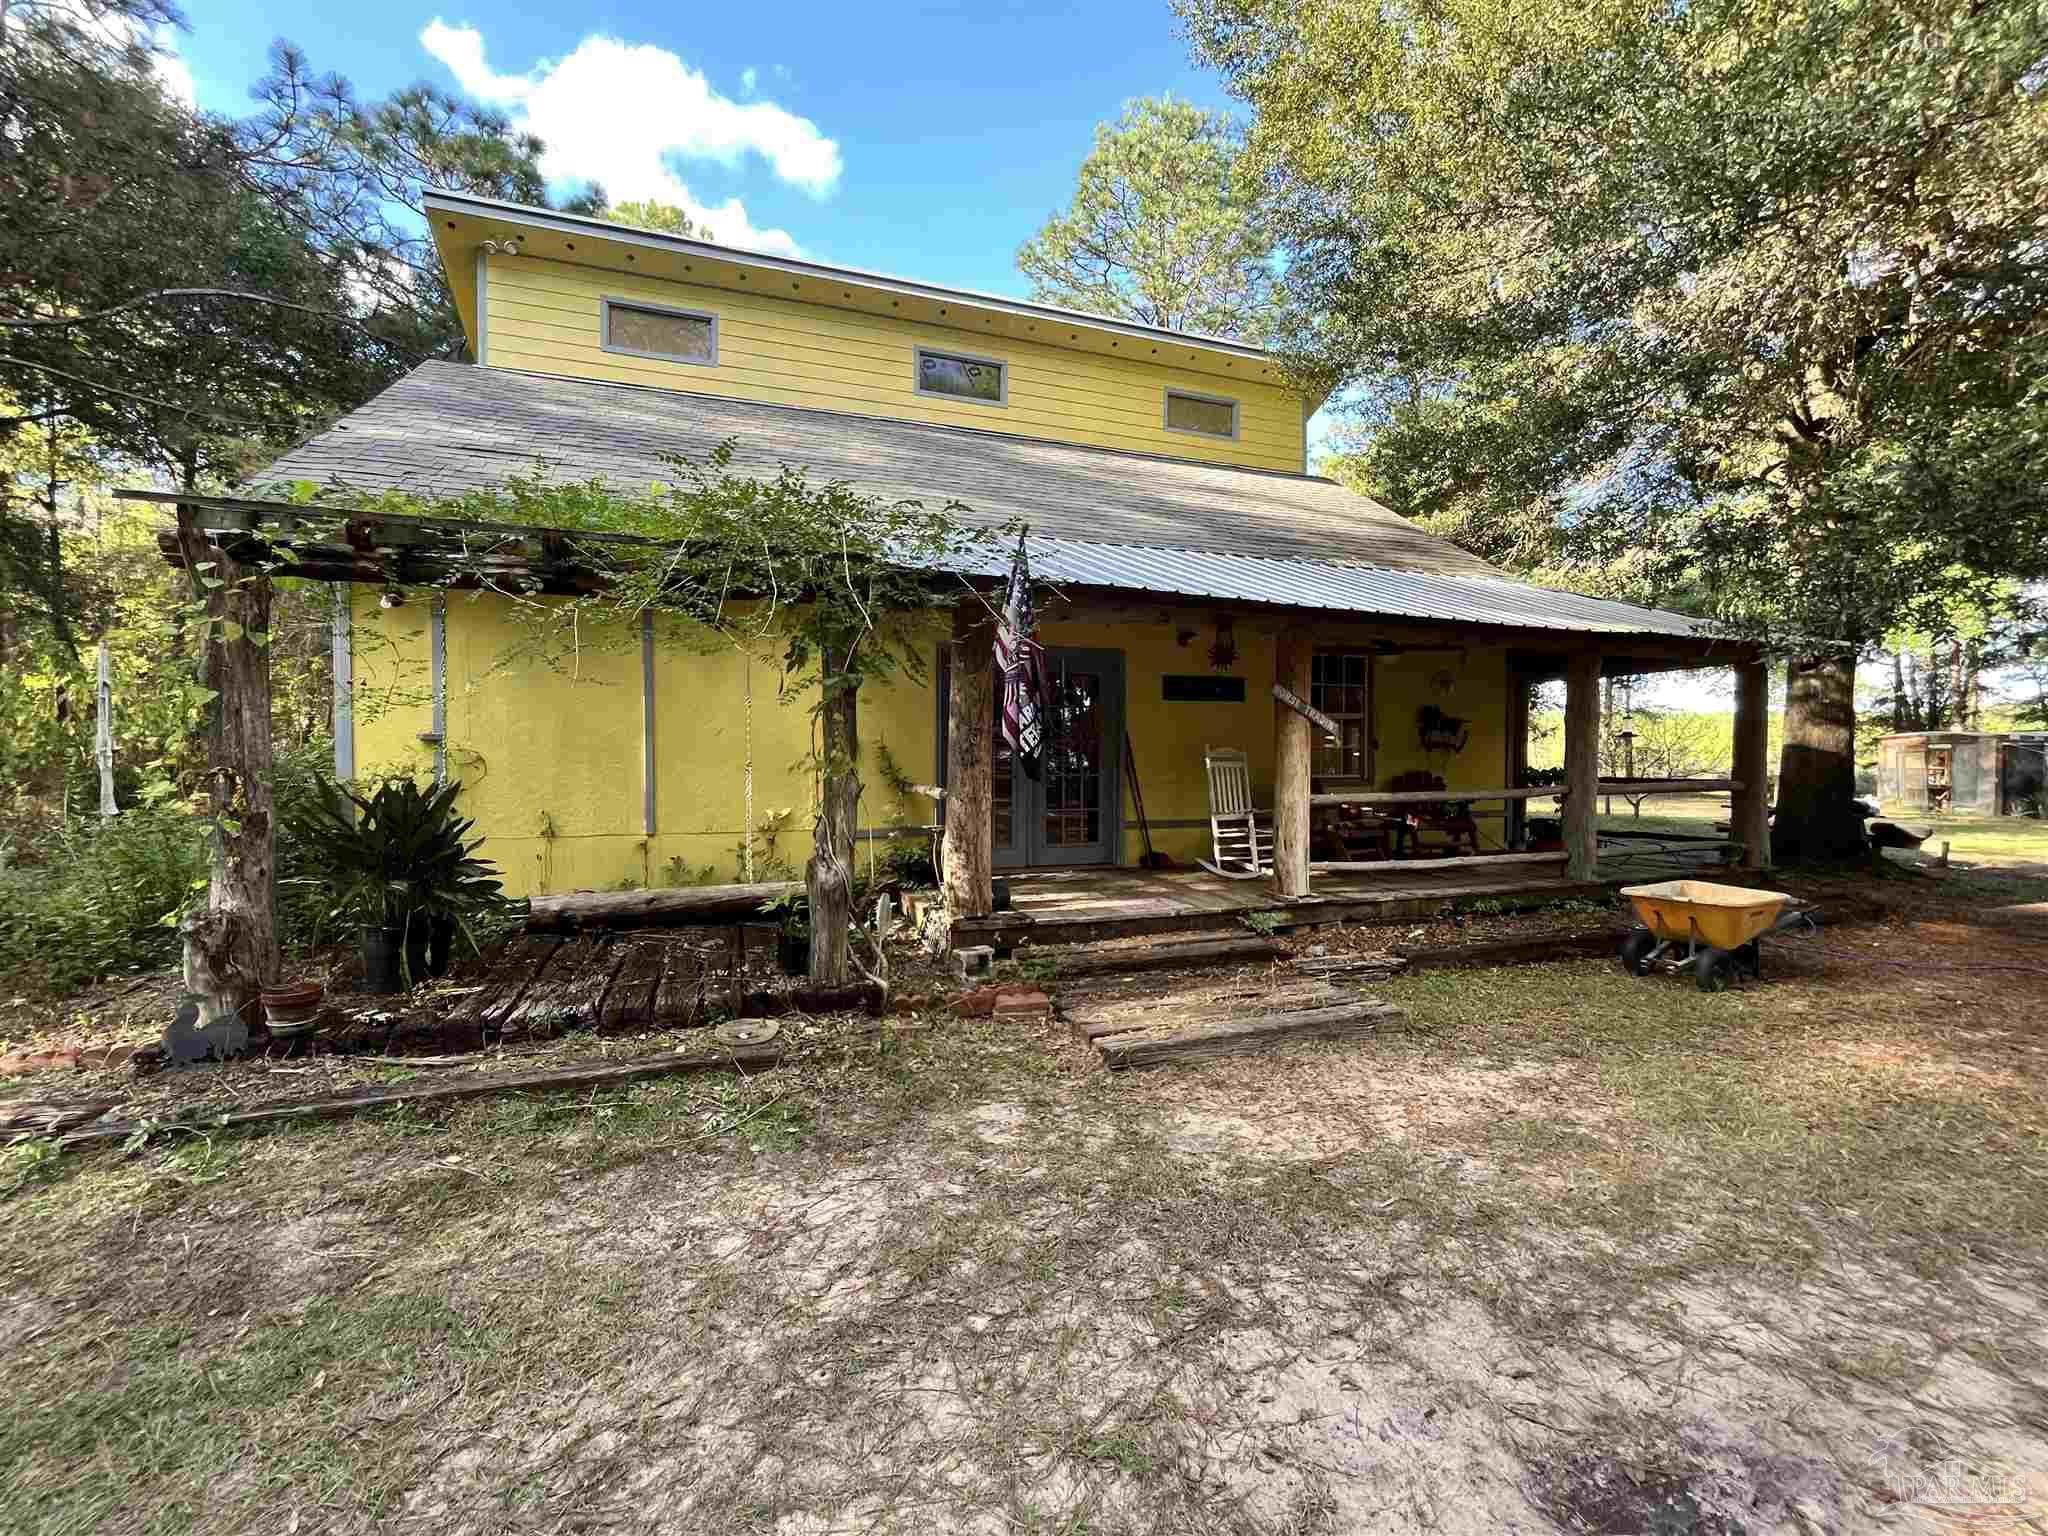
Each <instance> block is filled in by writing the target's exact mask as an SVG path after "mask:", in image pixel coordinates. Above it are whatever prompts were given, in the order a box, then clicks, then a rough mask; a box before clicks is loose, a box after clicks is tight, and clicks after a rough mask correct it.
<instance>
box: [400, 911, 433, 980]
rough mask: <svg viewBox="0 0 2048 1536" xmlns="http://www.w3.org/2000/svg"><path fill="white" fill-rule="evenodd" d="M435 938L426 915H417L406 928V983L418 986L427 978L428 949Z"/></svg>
mask: <svg viewBox="0 0 2048 1536" xmlns="http://www.w3.org/2000/svg"><path fill="white" fill-rule="evenodd" d="M432 938H433V933H432V927H431V925H430V924H429V923H428V922H427V920H426V919H425V918H424V917H416V918H414V919H413V920H412V922H411V923H409V924H408V925H407V926H406V930H405V984H406V985H407V986H408V987H416V986H418V985H419V984H420V983H421V982H423V981H425V980H426V979H427V951H428V948H429V946H430V941H431V940H432Z"/></svg>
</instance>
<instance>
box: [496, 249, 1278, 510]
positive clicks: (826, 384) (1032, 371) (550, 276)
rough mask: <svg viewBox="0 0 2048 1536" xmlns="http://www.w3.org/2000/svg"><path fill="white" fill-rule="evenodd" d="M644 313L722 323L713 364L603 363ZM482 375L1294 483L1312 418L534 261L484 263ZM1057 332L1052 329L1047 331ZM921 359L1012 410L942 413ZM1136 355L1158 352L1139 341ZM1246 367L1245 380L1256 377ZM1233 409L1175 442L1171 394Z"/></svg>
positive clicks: (1142, 364)
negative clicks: (834, 416)
mask: <svg viewBox="0 0 2048 1536" xmlns="http://www.w3.org/2000/svg"><path fill="white" fill-rule="evenodd" d="M606 297H611V298H623V299H641V300H644V301H646V302H649V303H653V304H661V305H666V306H669V307H671V308H677V309H688V310H695V311H703V312H708V313H711V314H715V315H716V316H717V317H718V361H717V363H716V364H691V363H678V362H666V361H663V360H661V359H659V358H647V357H635V356H628V355H624V354H621V353H617V352H607V351H605V350H604V349H603V347H602V346H601V345H600V334H599V324H600V321H599V302H600V300H602V299H604V298H606ZM483 307H484V359H485V361H486V362H487V363H488V364H490V365H491V366H493V367H504V368H524V369H529V370H533V371H536V372H542V373H558V374H568V375H571V376H573V377H577V378H590V379H607V380H612V381H615V382H619V383H626V384H644V385H652V386H655V387H658V388H665V389H683V390H691V391H694V392H697V393H703V394H715V395H730V396H733V397H736V398H738V399H743V400H760V401H769V402H774V403H778V404H785V405H802V406H812V407H817V408H820V409H824V410H834V411H857V412H863V413H867V414H871V415H882V416H889V417H893V418H898V419H901V420H907V421H929V422H937V423H940V424H942V425H946V426H956V427H971V428H976V429H979V430H982V431H990V432H1012V433H1017V434H1020V435H1022V436H1026V437H1040V438H1049V439H1052V440H1055V441H1059V442H1069V443H1086V444H1092V445H1095V446H1099V447H1109V448H1126V449H1135V450H1139V451H1142V452H1146V453H1162V454H1171V455H1173V456H1174V457H1177V458H1185V459H1204V460H1208V461H1211V462H1214V463H1220V464H1238V465H1246V466H1250V467H1253V468H1258V469H1278V470H1288V471H1294V472H1300V471H1301V470H1303V469H1304V468H1305V467H1306V466H1305V465H1304V464H1303V462H1302V455H1303V451H1304V449H1303V442H1304V440H1303V436H1302V429H1303V412H1302V402H1301V399H1300V397H1299V396H1298V395H1297V394H1295V393H1294V392H1293V391H1292V390H1290V389H1288V388H1286V387H1285V386H1283V385H1279V384H1273V383H1265V382H1259V381H1256V380H1253V379H1251V378H1244V379H1231V378H1225V377H1219V376H1218V375H1216V374H1210V373H1193V372H1186V371H1182V370H1178V369H1173V368H1165V367H1158V366H1154V365H1152V364H1150V363H1147V362H1146V361H1145V360H1144V359H1143V358H1141V357H1131V358H1128V359H1125V358H1120V357H1103V356H1098V355H1096V354H1093V353H1090V352H1084V351H1077V350H1070V349H1067V348H1063V347H1057V346H1048V345H1045V344H1044V343H1042V342H1037V341H1031V340H1027V339H1022V338H1017V337H1012V336H1001V335H992V334H985V333H982V332H979V331H976V330H974V329H971V328H959V327H950V326H948V325H946V324H944V323H940V324H922V323H917V322H914V321H909V320H898V319H892V318H890V317H888V316H884V315H868V314H861V313H857V312H854V311H851V310H845V309H838V308H828V307H826V306H824V305H818V304H806V303H802V302H800V301H796V300H791V299H788V298H775V297H772V296H769V295H767V294H749V293H735V292H732V291H730V290H728V289H724V288H712V287H700V286H695V285H692V284H688V283H677V282H670V281H667V280H665V279H660V278H648V277H639V276H633V275H627V274H622V273H615V272H608V271H601V270H598V269H596V268H591V267H581V266H576V265H573V264H571V263H569V262H562V261H550V260H544V259H541V258H538V257H532V256H518V257H506V256H490V257H488V258H486V261H485V282H484V306H483ZM1047 329H1048V330H1052V329H1056V326H1055V325H1053V324H1052V323H1050V322H1048V325H1047ZM920 345H923V346H930V347H936V348H940V349H951V350H954V351H957V352H962V353H966V354H970V355H972V356H976V357H989V358H995V359H997V360H1000V361H1002V362H1004V363H1006V364H1007V365H1008V372H1009V378H1008V391H1009V399H1008V403H1007V404H1005V405H988V404H981V403H977V402H972V401H964V400H950V399H943V398H939V397H935V396H931V395H921V394H919V393H917V391H916V389H915V387H914V384H913V375H914V369H915V354H916V348H917V347H918V346H920ZM1130 345H1131V346H1132V348H1133V349H1138V348H1141V347H1145V346H1148V345H1150V344H1149V343H1146V342H1144V341H1142V340H1141V339H1134V340H1132V342H1131V343H1130ZM1250 366H1253V365H1251V364H1247V367H1250ZM1169 385H1170V386H1172V387H1174V388H1177V389H1187V390H1191V391H1193V392H1194V393H1197V394H1202V395H1209V396H1221V397H1228V398H1234V399H1236V400H1237V401H1238V402H1239V406H1240V410H1239V431H1238V437H1237V439H1236V440H1235V441H1225V440H1221V439H1215V438H1207V437H1202V436H1198V435H1195V434H1191V433H1187V432H1169V431H1167V430H1166V428H1165V426H1164V422H1163V416H1164V411H1165V391H1166V388H1167V387H1168V386H1169Z"/></svg>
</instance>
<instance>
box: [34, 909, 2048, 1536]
mask: <svg viewBox="0 0 2048 1536" xmlns="http://www.w3.org/2000/svg"><path fill="white" fill-rule="evenodd" d="M1914 889H1915V890H1917V891H1920V892H1922V893H1930V892H1931V893H1933V894H1934V895H1936V896H1938V897H1939V898H1940V900H1939V901H1938V902H1935V903H1932V904H1931V905H1930V906H1929V907H1928V908H1926V909H1924V910H1923V909H1914V908H1910V907H1908V906H1905V905H1900V906H1898V907H1897V909H1896V910H1893V909H1887V911H1886V913H1885V915H1884V916H1883V918H1882V919H1881V920H1880V921H1878V922H1876V923H1874V924H1873V925H1871V926H1870V928H1869V929H1868V930H1867V931H1861V930H1860V931H1859V932H1858V934H1857V935H1856V937H1855V941H1854V942H1853V943H1852V942H1847V940H1846V936H1842V935H1830V936H1824V938H1823V939H1822V941H1820V942H1819V943H1817V944H1815V945H1813V946H1811V947H1810V948H1809V949H1807V950H1806V951H1803V952H1801V951H1798V950H1797V949H1796V944H1795V941H1793V940H1790V939H1787V940H1784V941H1773V946H1772V948H1771V952H1770V954H1769V956H1767V959H1768V960H1769V962H1770V963H1769V964H1767V969H1766V976H1767V980H1766V982H1765V983H1764V984H1763V985H1762V986H1760V987H1753V988H1749V989H1747V990H1743V991H1739V992H1733V993H1728V994H1725V995H1721V996H1707V995H1703V994H1699V993H1697V992H1696V991H1695V990H1694V989H1692V988H1691V987H1689V986H1682V985H1677V984H1672V983H1669V982H1666V981H1664V980H1662V979H1658V978H1652V979H1648V980H1635V979H1631V978H1628V977H1624V976H1622V975H1621V974H1620V973H1619V972H1618V971H1617V970H1615V969H1614V968H1612V967H1611V966H1608V965H1605V964H1602V963H1599V962H1591V961H1581V962H1573V963H1570V964H1556V965H1539V966H1531V967H1526V968H1519V969H1517V970H1514V971H1511V972H1505V971H1504V972H1474V973H1457V974H1441V975H1430V976H1418V977H1409V978H1397V979H1395V980H1393V981H1390V982H1388V983H1387V984H1385V986H1384V987H1383V988H1382V987H1378V986H1376V988H1375V990H1378V991H1382V992H1383V993H1384V994H1385V995H1386V996H1388V997H1389V998H1390V1000H1395V1001H1398V1002H1399V1003H1400V1005H1401V1006H1402V1007H1404V1008H1405V1009H1407V1010H1408V1011H1409V1013H1410V1015H1411V1020H1412V1023H1413V1027H1412V1028H1411V1029H1409V1030H1405V1031H1401V1032H1398V1033H1396V1032H1389V1033H1387V1034H1385V1035H1384V1036H1375V1037H1373V1038H1371V1039H1369V1040H1365V1041H1361V1042H1353V1043H1346V1044H1344V1045H1341V1046H1333V1045H1329V1044H1303V1045H1296V1046H1291V1047H1289V1048H1287V1049H1285V1050H1281V1051H1276V1052H1274V1053H1273V1054H1271V1055H1269V1056H1265V1057H1260V1058H1243V1059H1237V1060H1222V1061H1217V1062H1214V1063H1211V1064H1208V1065H1204V1066H1200V1067H1196V1068H1175V1069H1170V1070H1167V1071H1163V1072H1160V1073H1157V1074H1153V1075H1150V1076H1145V1077H1133V1078H1126V1077H1123V1076H1121V1075H1116V1074H1109V1073H1105V1072H1103V1071H1101V1070H1100V1069H1099V1067H1096V1066H1093V1065H1091V1064H1090V1062H1089V1061H1088V1059H1087V1053H1086V1052H1084V1051H1082V1050H1081V1049H1080V1048H1079V1047H1077V1046H1076V1045H1075V1044H1074V1043H1073V1041H1072V1039H1071V1035H1070V1032H1069V1031H1068V1030H1067V1029H1065V1028H1064V1027H1054V1026H1051V1025H1039V1024H1028V1025H1020V1026H1015V1027H1011V1026H1007V1025H1006V1026H1002V1027H998V1026H996V1025H994V1024H993V1023H990V1022H986V1021H981V1020H948V1021H946V1022H944V1023H943V1024H939V1025H936V1026H935V1027H933V1028H932V1029H931V1030H929V1031H927V1032H924V1033H921V1034H918V1035H915V1036H913V1037H911V1038H909V1039H906V1040H891V1039H886V1038H884V1037H882V1036H880V1035H878V1034H875V1033H872V1032H870V1033H866V1034H856V1033H854V1032H852V1031H851V1030H841V1029H835V1028H832V1027H829V1026H827V1025H823V1024H813V1023H808V1022H805V1021H791V1023H789V1024H788V1025H786V1026H785V1027H786V1029H788V1030H789V1031H790V1032H791V1034H792V1037H793V1038H794V1039H795V1041H796V1042H797V1047H798V1048H797V1050H796V1051H795V1053H794V1054H793V1056H792V1058H791V1060H789V1061H788V1062H787V1063H786V1064H784V1065H783V1066H780V1067H778V1068H776V1069H774V1070H773V1071H771V1072H767V1073H764V1074H760V1075H757V1076H750V1077H746V1078H741V1077H739V1076H737V1075H735V1076H732V1077H729V1078H721V1079H698V1080H692V1081H689V1082H682V1081H671V1082H663V1083H656V1084H649V1085H643V1086H640V1087H636V1088H632V1089H628V1090H619V1091H616V1092H607V1093H602V1094H592V1095H577V1096H574V1097H569V1096H559V1097H556V1098H551V1099H544V1100H542V1099H528V1100H508V1101H493V1102H481V1103H477V1104H472V1105H469V1106H465V1107H463V1108H460V1109H458V1110H452V1111H449V1112H448V1113H446V1114H437V1115H431V1116H428V1115H420V1114H417V1113H409V1112H392V1113H389V1114H387V1115H384V1116H381V1117H379V1118H377V1119H374V1120H363V1121H350V1122H344V1123H337V1124H335V1125H332V1126H324V1127H320V1128H317V1129H311V1130H303V1131H294V1132H291V1133H280V1134H271V1135H266V1136H260V1137H239V1136H227V1137H222V1136H214V1135H211V1134H209V1133H207V1132H206V1131H205V1130H204V1128H203V1127H195V1128H194V1131H193V1132H192V1133H190V1134H185V1135H179V1136H172V1137H167V1138H165V1139H164V1140H163V1141H162V1142H160V1143H155V1144H152V1145H151V1146H149V1147H147V1148H145V1149H143V1150H142V1151H141V1152H140V1153H138V1154H136V1155H135V1156H133V1157H130V1158H127V1159H119V1158H115V1157H113V1156H104V1157H100V1158H96V1159H94V1160H91V1161H71V1160H67V1161H66V1162H65V1163H64V1164H63V1165H62V1166H61V1167H60V1168H59V1169H57V1170H56V1171H55V1172H50V1173H44V1172H38V1173H36V1175H35V1177H34V1178H33V1179H30V1180H27V1181H25V1182H24V1183H23V1184H22V1186H21V1188H20V1190H19V1191H18V1192H17V1193H16V1194H15V1195H13V1196H12V1197H11V1198H9V1199H6V1200H4V1201H0V1296H4V1298H5V1299H4V1301H0V1370H4V1371H5V1372H6V1375H7V1379H8V1381H9V1385H10V1388H11V1390H10V1392H9V1393H8V1394H6V1397H5V1400H4V1403H0V1466H4V1469H5V1478H4V1482H0V1523H4V1524H7V1525H8V1526H9V1528H19V1529H23V1530H29V1531H34V1530H43V1529H61V1528H94V1529H105V1530H109V1531H123V1530H140V1529H153V1530H155V1529H161V1530H180V1529H192V1528H204V1529H207V1530H209V1531H223V1532H239V1531H250V1532H256V1531H264V1532H268V1531H274V1530H278V1529H288V1528H290V1524H291V1521H292V1520H293V1519H295V1518H296V1519H297V1520H298V1521H299V1523H300V1528H301V1529H321V1530H344V1531H347V1530H365V1531H367V1530H370V1529H373V1528H377V1527H378V1526H379V1525H380V1524H385V1523H390V1522H393V1521H397V1520H410V1521H411V1522H412V1523H415V1524H420V1525H423V1526H431V1527H432V1528H434V1529H437V1530H447V1531H456V1532H468V1531H475V1532H484V1531H498V1530H505V1529H539V1530H548V1529H579V1528H586V1529H587V1528H593V1527H596V1526H600V1525H601V1526H603V1527H605V1528H607V1529H614V1528H615V1529H619V1530H626V1531H637V1530H645V1531H650V1532H651V1531H666V1530H677V1529H692V1530H718V1531H725V1530H733V1531H742V1530H763V1531H778V1532H819V1533H823V1532H827V1531H831V1532H840V1533H845V1532H869V1533H873V1536H887V1533H911V1532H917V1533H924V1532H956V1531H957V1532H969V1531H972V1532H982V1531H986V1532H992V1533H993V1532H1001V1533H1003V1536H1010V1533H1014V1532H1019V1531H1025V1532H1043V1533H1048V1536H1050V1533H1055V1532H1066V1533H1072V1532H1077V1531H1081V1530H1148V1531H1168V1532H1202V1533H1205V1536H1206V1533H1212V1532H1213V1533H1228V1536H1238V1533H1242V1536H1269V1533H1274V1532H1280V1531H1287V1532H1298V1533H1337V1532H1350V1531H1374V1530H1381V1531H1388V1532H1405V1531H1411V1530H1419V1529H1434V1530H1439V1531H1444V1532H1450V1533H1461V1532H1467V1533H1474V1536H1476V1533H1480V1532H1486V1533H1496V1532H1503V1531H1522V1532H1526V1533H1532V1536H1533V1533H1537V1532H1543V1531H1551V1530H1559V1529H1562V1530H1568V1531H1583V1532H1619V1531H1630V1532H1635V1531H1652V1530H1671V1531H1688V1532H1733V1531H1735V1530H1737V1529H1740V1530H1742V1531H1744V1532H1745V1533H1751V1536H1758V1533H1770V1536H1821V1533H1827V1536H1833V1533H1837V1532H1841V1533H1847V1532H1860V1531H1864V1530H1871V1529H1897V1530H1901V1531H1913V1530H1920V1529H1926V1530H1940V1529H1943V1528H1944V1526H1943V1523H1942V1522H1944V1521H1949V1522H1950V1524H1949V1526H1948V1527H1947V1528H1951V1529H1965V1528H1968V1527H1966V1526H1964V1525H1962V1524H1961V1523H1960V1521H1961V1520H1962V1518H1963V1514H1967V1513H1968V1512H1970V1511H1973V1510H1985V1509H1989V1508H1992V1507H1993V1506H1994V1505H1995V1504H1997V1503H1998V1502H1999V1501H2003V1502H2004V1503H2005V1504H2007V1505H2012V1506H2014V1507H2019V1506H2026V1507H2029V1508H2048V1448H2044V1447H2048V1442H2044V1439H2043V1436H2042V1434H2041V1425H2042V1420H2041V1417H2040V1403H2041V1401H2042V1400H2043V1396H2044V1394H2048V1344H2044V1340H2048V1312H2044V1310H2043V1306H2044V1303H2043V1299H2042V1298H2043V1297H2044V1296H2048V1214H2044V1203H2048V1197H2044V1195H2043V1194H2042V1183H2041V1180H2040V1177H2039V1174H2040V1169H2039V1147H2040V1145H2041V1144H2042V1137H2043V1136H2044V1135H2048V1058H2044V1056H2043V1054H2042V1047H2043V1045H2044V1043H2048V1042H2044V1028H2043V1025H2042V1023H2041V1021H2042V1019H2044V1018H2048V982H2044V981H2042V980H2041V979H2039V978H2036V977H2034V976H2033V975H2032V973H2031V972H2027V971H2018V970H1996V969H1991V970H1987V969H1982V968H1972V967H1973V966H1974V965H1975V964H1976V962H1979V961H1990V962H1993V963H1997V964H2004V963H2008V961H2009V959H2010V954H2011V952H2010V951H2007V950H2005V949H1997V948H1993V947H1987V946H1984V945H1972V944H1970V943H1968V942H1965V941H1963V940H1962V939H1960V938H1951V937H1950V936H1948V935H1947V934H1946V933H1943V932H1926V933H1922V932H1921V931H1920V928H1921V925H1923V924H1924V925H1927V926H1929V927H1930V928H1931V927H1933V926H1934V925H1948V924H1957V925H1959V926H1961V927H1963V928H1968V927H1970V926H1971V925H1970V924H1969V923H1968V921H1967V917H1968V913H1969V911H1970V907H1969V904H1968V903H1967V902H1958V901H1957V900H1956V899H1955V897H1954V888H1952V887H1945V886H1944V887H1936V886H1935V885H1934V883H1933V882H1925V883H1920V882H1915V883H1914ZM1989 904H1990V905H2011V904H2012V900H2011V895H2010V893H2009V892H2008V893H2007V894H2006V896H2005V899H2004V900H2003V901H2002V902H1993V903H1989ZM1579 920H1583V915H1579ZM1986 931H1988V930H1986ZM1838 938H1840V939H1842V940H1843V942H1840V943H1838V942H1837V940H1838ZM1872 940H1875V941H1876V945H1875V946H1873V945H1872V943H1871V942H1869V941H1872ZM1838 950H1841V951H1847V953H1838V952H1837V951H1838ZM1873 953H1874V954H1876V955H1878V956H1885V957H1889V958H1893V959H1897V958H1911V959H1913V960H1914V961H1915V964H1916V965H1917V966H1919V967H1920V968H1919V969H1914V968H1910V967H1909V968H1901V967H1897V966H1890V965H1885V966H1879V965H1874V964H1872V963H1870V961H1871V957H1872V954H1873ZM1928 960H1941V961H1946V962H1950V964H1951V966H1952V968H1949V969H1932V968H1928V967H1927V966H1926V964H1925V962H1927V961H1928ZM1274 978H1275V973H1274V972H1273V971H1272V969H1271V968H1270V967H1254V968H1249V969H1247V970H1245V971H1243V972H1239V973H1222V974H1212V975H1211V976H1209V977H1208V978H1206V979H1205V980H1204V982H1203V983H1202V985H1203V986H1205V987H1209V988H1212V989H1215V990H1217V991H1218V992H1229V991H1231V990H1232V989H1248V990H1249V992H1250V994H1251V995H1258V994H1259V992H1260V989H1262V988H1264V989H1270V988H1271V987H1272V986H1273V984H1274ZM1149 984H1150V983H1148V985H1149ZM811 1030H815V1031H816V1033H809V1032H808V1031H811ZM165 1447H173V1448H174V1450H175V1454H166V1453H165V1452H164V1448H165ZM2029 1501H2032V1502H2031V1503H2029ZM1959 1511H1960V1512H1963V1514H1958V1513H1957V1512H1959ZM1951 1517H1953V1519H1951ZM2014 1518H2017V1517H2014ZM2044 1518H2048V1516H2044ZM1978 1528H1986V1527H1985V1526H1984V1525H1983V1523H1982V1522H1980V1523H1979V1527H1978Z"/></svg>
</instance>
